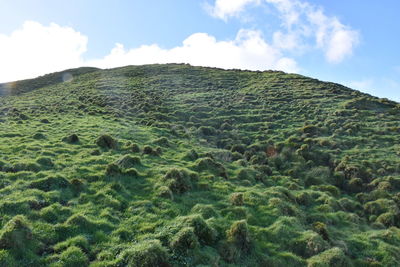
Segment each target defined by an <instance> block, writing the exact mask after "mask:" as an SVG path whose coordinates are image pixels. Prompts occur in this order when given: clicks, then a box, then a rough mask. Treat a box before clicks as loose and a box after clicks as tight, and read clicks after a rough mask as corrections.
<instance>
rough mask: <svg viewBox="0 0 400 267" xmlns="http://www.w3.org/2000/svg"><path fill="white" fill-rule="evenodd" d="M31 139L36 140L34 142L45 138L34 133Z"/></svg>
mask: <svg viewBox="0 0 400 267" xmlns="http://www.w3.org/2000/svg"><path fill="white" fill-rule="evenodd" d="M32 138H33V139H36V140H42V139H46V136H45V135H44V134H42V133H35V134H34V135H33V137H32Z"/></svg>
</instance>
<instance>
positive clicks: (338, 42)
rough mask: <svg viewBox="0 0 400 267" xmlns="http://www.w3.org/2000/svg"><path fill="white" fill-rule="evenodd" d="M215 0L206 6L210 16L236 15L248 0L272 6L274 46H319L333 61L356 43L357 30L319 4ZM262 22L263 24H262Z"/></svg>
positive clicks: (296, 48) (301, 49)
mask: <svg viewBox="0 0 400 267" xmlns="http://www.w3.org/2000/svg"><path fill="white" fill-rule="evenodd" d="M231 2H232V0H216V1H215V4H214V6H213V7H212V8H211V9H209V10H211V11H210V12H211V15H213V16H214V17H217V18H220V19H223V20H225V21H226V20H227V19H228V18H229V17H234V16H235V17H240V14H242V13H243V12H244V11H245V10H246V7H247V6H249V5H250V4H258V5H259V6H264V7H273V8H274V9H275V10H276V13H273V14H275V16H277V17H278V18H279V19H280V21H281V25H280V29H278V30H276V31H275V33H273V36H272V39H273V45H274V46H275V48H276V49H280V50H289V51H296V52H297V53H298V52H305V51H308V52H310V51H313V50H322V51H323V53H324V56H325V58H326V60H327V61H328V62H329V63H332V64H337V63H340V62H342V61H343V60H345V59H346V58H347V57H349V56H351V55H352V53H353V51H354V48H355V47H356V46H357V45H358V44H359V35H360V34H359V33H358V32H357V31H356V30H353V29H352V28H351V27H349V26H347V25H344V24H343V23H342V22H341V21H340V20H339V19H338V18H337V17H335V16H328V15H326V14H325V12H324V10H323V9H322V7H320V6H316V5H313V4H310V3H309V2H306V1H300V0H258V1H256V0H236V1H234V2H232V3H233V4H231ZM262 26H264V25H262Z"/></svg>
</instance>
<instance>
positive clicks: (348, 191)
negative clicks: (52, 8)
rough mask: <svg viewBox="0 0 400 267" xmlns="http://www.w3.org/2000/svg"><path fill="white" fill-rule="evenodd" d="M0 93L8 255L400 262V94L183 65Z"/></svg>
mask: <svg viewBox="0 0 400 267" xmlns="http://www.w3.org/2000/svg"><path fill="white" fill-rule="evenodd" d="M66 73H68V74H67V76H65V75H66ZM63 77H67V79H65V78H64V79H63ZM0 95H1V97H0V115H1V116H0V195H1V198H0V224H1V230H0V266H88V265H90V266H400V230H399V227H400V173H399V172H400V158H399V155H400V124H399V118H400V117H399V116H400V105H399V104H398V103H395V102H392V101H389V100H385V99H379V98H375V97H372V96H369V95H366V94H363V93H360V92H358V91H354V90H351V89H349V88H346V87H344V86H341V85H338V84H334V83H327V82H321V81H319V80H315V79H311V78H308V77H304V76H301V75H295V74H286V73H283V72H276V71H266V72H250V71H240V70H221V69H214V68H204V67H192V66H189V65H183V64H169V65H146V66H129V67H123V68H117V69H110V70H99V69H93V68H81V69H75V70H68V71H65V72H61V73H56V74H50V75H45V76H42V77H39V78H38V79H31V80H26V81H21V82H15V83H9V84H3V85H0Z"/></svg>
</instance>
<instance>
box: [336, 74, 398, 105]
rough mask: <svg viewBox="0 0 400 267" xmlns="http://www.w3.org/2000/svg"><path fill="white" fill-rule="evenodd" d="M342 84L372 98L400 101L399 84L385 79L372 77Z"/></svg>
mask: <svg viewBox="0 0 400 267" xmlns="http://www.w3.org/2000/svg"><path fill="white" fill-rule="evenodd" d="M342 84H344V85H346V86H348V87H350V88H352V89H356V90H359V91H361V92H365V93H368V94H371V95H374V96H379V97H386V98H389V99H392V100H394V101H398V102H399V101H400V96H399V89H400V82H399V81H397V80H394V79H391V78H387V77H373V78H365V79H361V80H354V81H344V82H342Z"/></svg>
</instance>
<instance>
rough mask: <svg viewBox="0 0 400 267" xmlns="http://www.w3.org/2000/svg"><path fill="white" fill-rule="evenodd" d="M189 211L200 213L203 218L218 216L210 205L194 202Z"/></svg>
mask: <svg viewBox="0 0 400 267" xmlns="http://www.w3.org/2000/svg"><path fill="white" fill-rule="evenodd" d="M191 211H192V212H193V213H198V214H201V216H203V218H204V219H209V218H211V217H217V216H218V214H217V212H216V211H215V209H214V207H213V206H212V205H206V204H196V205H194V206H193V208H192V210H191Z"/></svg>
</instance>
